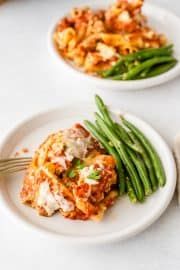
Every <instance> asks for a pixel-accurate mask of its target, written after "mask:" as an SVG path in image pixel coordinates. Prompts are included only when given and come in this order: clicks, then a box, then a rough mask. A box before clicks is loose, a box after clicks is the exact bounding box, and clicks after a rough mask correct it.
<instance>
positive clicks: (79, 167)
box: [74, 159, 85, 170]
mask: <svg viewBox="0 0 180 270" xmlns="http://www.w3.org/2000/svg"><path fill="white" fill-rule="evenodd" d="M74 166H75V168H76V169H77V170H82V169H83V168H84V167H85V164H84V162H83V161H82V160H80V159H77V160H76V162H75V164H74Z"/></svg>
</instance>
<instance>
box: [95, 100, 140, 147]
mask: <svg viewBox="0 0 180 270" xmlns="http://www.w3.org/2000/svg"><path fill="white" fill-rule="evenodd" d="M95 101H96V105H97V107H98V109H99V111H100V113H101V115H102V117H103V119H104V121H105V122H106V123H107V124H108V125H110V126H114V130H116V134H117V135H118V136H119V137H120V138H121V140H122V141H123V142H125V143H126V144H127V145H128V146H129V147H130V148H132V149H133V150H134V151H136V152H139V151H140V150H139V149H138V148H137V147H136V145H134V144H133V143H132V142H131V141H130V140H128V139H127V136H126V135H125V134H124V133H125V132H122V130H121V129H120V128H119V129H117V128H116V124H115V123H114V122H113V120H112V118H111V116H110V114H109V111H108V108H107V106H106V105H105V104H104V102H103V100H102V99H101V98H100V97H99V96H98V95H96V96H95Z"/></svg>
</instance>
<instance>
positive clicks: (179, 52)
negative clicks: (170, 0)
mask: <svg viewBox="0 0 180 270" xmlns="http://www.w3.org/2000/svg"><path fill="white" fill-rule="evenodd" d="M76 6H78V1H76ZM81 6H82V5H81ZM92 8H94V9H96V8H104V3H103V0H99V1H98V6H97V5H96V6H94V5H93V6H92ZM143 12H144V14H145V15H146V16H147V18H148V22H149V25H150V26H152V27H154V29H156V30H157V31H158V32H159V33H163V34H165V35H166V36H167V38H168V40H169V42H170V43H173V44H174V46H175V47H174V50H175V57H176V58H177V59H179V60H180V33H179V31H178V29H180V18H178V17H177V16H176V15H174V14H173V13H171V12H169V11H167V10H165V9H163V8H160V7H157V6H155V5H152V4H148V3H145V4H144V7H143ZM58 20H59V18H56V19H55V20H54V22H53V24H52V26H51V27H50V31H49V33H48V51H49V52H50V57H51V58H52V59H54V60H55V62H56V64H58V65H57V68H58V67H59V64H60V65H61V66H64V68H67V69H68V71H69V72H71V73H72V74H74V75H76V76H78V77H79V79H81V80H84V81H85V82H87V83H89V84H90V85H91V86H95V87H96V88H97V87H98V88H100V89H105V90H137V89H144V88H148V87H152V86H155V85H160V84H162V83H165V82H167V81H169V80H172V79H174V78H175V77H177V76H178V75H179V74H180V63H178V64H177V65H176V66H175V67H174V68H172V69H171V70H169V71H168V72H166V73H164V74H162V75H159V76H156V77H153V78H149V79H143V80H133V81H114V80H107V79H102V78H98V77H95V76H90V75H87V74H85V73H84V72H81V71H80V70H79V69H78V68H75V67H74V66H73V65H71V64H70V62H68V61H66V60H64V58H63V57H61V56H60V55H59V53H58V52H57V50H56V48H55V46H54V44H53V42H52V35H53V33H54V30H55V26H56V24H57V22H58Z"/></svg>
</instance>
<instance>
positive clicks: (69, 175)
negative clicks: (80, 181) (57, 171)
mask: <svg viewBox="0 0 180 270" xmlns="http://www.w3.org/2000/svg"><path fill="white" fill-rule="evenodd" d="M67 176H68V177H69V178H74V177H75V176H76V171H75V170H74V169H70V170H69V171H68V172H67Z"/></svg>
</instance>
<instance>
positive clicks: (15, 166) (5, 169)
mask: <svg viewBox="0 0 180 270" xmlns="http://www.w3.org/2000/svg"><path fill="white" fill-rule="evenodd" d="M31 160H32V158H31V157H22V158H6V159H0V174H10V173H14V172H18V171H22V170H25V169H26V168H27V167H28V165H29V163H30V162H31Z"/></svg>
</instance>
